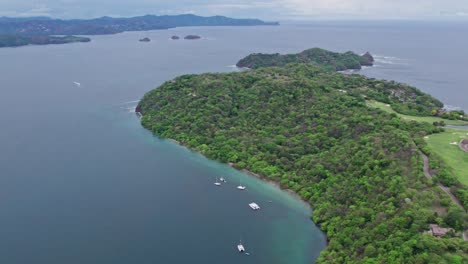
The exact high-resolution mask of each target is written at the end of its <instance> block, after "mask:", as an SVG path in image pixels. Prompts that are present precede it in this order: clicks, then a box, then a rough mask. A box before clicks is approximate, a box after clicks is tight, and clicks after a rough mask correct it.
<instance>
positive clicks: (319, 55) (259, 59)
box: [236, 48, 374, 71]
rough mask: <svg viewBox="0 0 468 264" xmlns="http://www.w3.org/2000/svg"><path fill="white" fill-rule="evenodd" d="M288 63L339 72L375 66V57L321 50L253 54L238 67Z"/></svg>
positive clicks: (254, 67) (255, 67) (283, 64)
mask: <svg viewBox="0 0 468 264" xmlns="http://www.w3.org/2000/svg"><path fill="white" fill-rule="evenodd" d="M288 63H309V64H315V65H322V66H328V67H330V66H331V67H334V69H335V70H337V71H344V70H351V69H361V68H362V66H372V65H374V57H373V56H372V55H371V54H370V53H369V52H366V53H365V54H364V55H362V56H360V55H357V54H356V53H354V52H351V51H348V52H345V53H338V52H332V51H328V50H324V49H320V48H313V49H308V50H304V51H303V52H301V53H298V54H287V55H281V54H278V53H276V54H263V53H256V54H251V55H249V56H247V57H245V58H243V59H241V60H240V61H239V62H238V63H237V64H236V66H237V67H239V68H250V69H257V68H260V67H271V66H285V65H286V64H288Z"/></svg>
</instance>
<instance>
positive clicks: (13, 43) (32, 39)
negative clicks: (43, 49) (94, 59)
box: [0, 35, 91, 48]
mask: <svg viewBox="0 0 468 264" xmlns="http://www.w3.org/2000/svg"><path fill="white" fill-rule="evenodd" d="M90 41H91V39H90V38H86V37H76V36H64V37H56V36H17V35H0V48H2V47H20V46H26V45H49V44H66V43H76V42H90Z"/></svg>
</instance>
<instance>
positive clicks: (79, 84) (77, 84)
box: [73, 82, 81, 87]
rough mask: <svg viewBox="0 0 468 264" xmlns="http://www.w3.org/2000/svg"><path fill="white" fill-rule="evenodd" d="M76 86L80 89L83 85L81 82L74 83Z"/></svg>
mask: <svg viewBox="0 0 468 264" xmlns="http://www.w3.org/2000/svg"><path fill="white" fill-rule="evenodd" d="M73 83H74V84H75V85H76V86H78V87H80V86H81V83H79V82H73Z"/></svg>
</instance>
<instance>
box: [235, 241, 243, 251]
mask: <svg viewBox="0 0 468 264" xmlns="http://www.w3.org/2000/svg"><path fill="white" fill-rule="evenodd" d="M237 250H239V253H243V252H245V248H244V246H243V245H242V242H241V241H239V245H237Z"/></svg>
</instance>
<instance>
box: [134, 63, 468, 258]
mask: <svg viewBox="0 0 468 264" xmlns="http://www.w3.org/2000/svg"><path fill="white" fill-rule="evenodd" d="M330 69H332V70H330ZM333 70H334V67H328V68H323V67H318V66H316V65H312V64H295V65H288V66H287V67H272V68H261V69H257V70H252V71H245V72H241V73H229V74H203V75H185V76H181V77H178V78H176V79H175V80H173V81H169V82H166V83H165V84H163V85H162V86H161V87H159V88H158V89H156V90H153V91H151V92H149V93H147V94H146V95H145V96H144V98H143V99H142V101H141V102H140V104H139V106H138V108H137V109H138V110H139V111H141V113H142V115H143V116H142V124H143V126H145V127H146V128H148V129H150V130H151V131H153V132H154V133H155V134H156V135H158V136H161V137H165V138H171V139H175V140H177V141H179V142H181V144H184V145H186V146H188V147H190V148H192V149H194V150H196V151H199V152H201V153H202V154H204V155H205V156H207V157H209V158H212V159H216V160H219V161H221V162H232V163H234V164H235V167H237V168H239V169H247V170H250V171H252V172H254V173H257V174H261V175H263V176H265V177H268V178H269V179H272V180H275V181H277V182H279V183H280V184H281V186H282V187H283V188H288V189H291V190H293V191H295V192H296V193H298V194H299V195H300V196H301V197H302V198H303V199H304V200H306V201H309V203H310V204H311V205H312V206H313V208H314V215H313V220H314V221H315V223H317V224H319V225H320V227H321V229H322V230H323V231H324V232H326V234H327V237H328V239H329V245H328V247H327V249H326V250H325V251H324V252H322V254H321V256H320V258H319V260H318V261H319V262H320V263H466V262H468V243H467V242H464V241H462V240H461V239H460V238H441V239H439V238H434V237H432V236H430V235H427V234H423V232H424V231H425V230H427V229H428V224H429V223H439V224H441V225H445V226H451V227H453V228H456V229H457V230H460V229H462V228H464V227H465V213H464V212H460V211H459V210H458V211H457V210H456V208H455V207H452V204H451V201H450V199H449V198H448V197H447V196H446V195H444V194H443V193H441V191H440V190H439V189H438V188H437V187H435V186H434V185H433V183H432V181H430V180H428V179H426V178H425V177H424V175H423V173H422V162H421V156H420V154H419V151H418V148H422V149H424V150H426V151H427V146H425V145H424V144H425V142H424V140H423V139H422V138H423V137H424V136H425V135H428V134H433V133H438V132H441V131H442V129H441V128H438V127H436V126H433V125H432V124H430V123H419V122H408V121H405V120H403V119H401V118H399V117H398V116H397V114H395V113H388V112H385V111H382V110H380V109H377V108H374V107H368V106H367V104H366V102H367V100H377V101H380V102H383V103H386V104H391V105H392V106H393V107H394V108H395V109H399V110H400V111H401V112H408V113H414V114H417V115H420V116H423V115H427V114H428V113H430V111H431V110H432V109H434V108H438V107H439V106H440V102H439V101H437V100H436V99H434V98H432V97H430V96H428V95H425V94H423V93H422V92H420V91H419V90H417V89H415V88H412V87H409V86H406V85H402V84H397V83H394V82H385V81H378V80H374V79H367V78H365V77H363V76H359V75H344V74H339V73H336V72H334V71H333ZM415 142H416V143H417V144H416V145H415ZM454 208H455V209H454Z"/></svg>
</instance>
